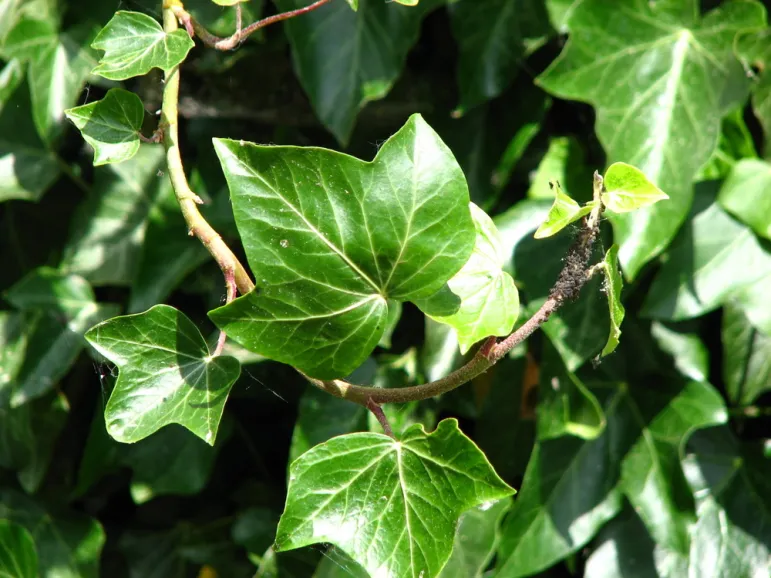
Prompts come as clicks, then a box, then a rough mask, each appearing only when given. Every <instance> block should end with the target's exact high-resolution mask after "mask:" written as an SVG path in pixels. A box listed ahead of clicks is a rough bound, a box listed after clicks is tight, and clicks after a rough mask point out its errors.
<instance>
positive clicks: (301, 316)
mask: <svg viewBox="0 0 771 578" xmlns="http://www.w3.org/2000/svg"><path fill="white" fill-rule="evenodd" d="M214 145H215V149H216V150H217V154H218V155H219V157H220V162H221V163H222V167H223V170H224V172H225V176H226V178H227V181H228V185H229V187H230V194H231V198H232V202H233V211H234V214H235V219H236V224H237V226H238V230H239V232H240V234H241V239H242V241H243V244H244V248H245V250H246V256H247V259H248V260H249V264H250V266H251V269H252V271H254V272H255V273H256V275H257V279H256V281H257V289H256V290H254V291H252V292H251V293H249V294H248V295H246V296H244V297H241V298H239V299H236V300H235V301H234V302H232V303H230V304H228V305H226V306H224V307H221V308H219V309H215V310H214V311H211V312H210V313H209V315H210V317H211V319H212V320H213V321H214V322H215V323H216V324H217V325H218V326H219V327H220V328H223V329H224V330H225V331H226V332H227V334H228V335H229V336H230V337H231V338H232V339H233V340H235V341H236V342H238V343H240V344H241V345H242V346H244V347H246V348H247V349H249V350H251V351H254V352H256V353H260V354H262V355H265V356H266V357H270V358H271V359H275V360H277V361H281V362H283V363H287V364H290V365H293V366H294V367H297V368H298V369H300V370H302V371H303V372H305V373H307V374H310V375H312V376H314V377H318V378H320V379H331V378H335V377H342V376H345V375H347V374H349V373H350V372H351V371H353V370H354V369H355V368H356V367H357V366H358V365H359V364H361V363H362V362H363V361H364V360H365V359H366V358H367V356H368V355H369V354H370V352H371V351H372V350H373V349H374V348H375V346H376V344H377V343H378V341H379V340H380V337H381V335H382V334H383V332H384V330H385V324H386V320H387V316H388V306H387V300H388V299H393V300H397V301H411V300H415V299H419V298H422V297H425V296H427V295H431V294H433V293H436V291H438V290H439V289H440V288H441V287H442V286H443V285H444V284H445V283H446V282H447V281H449V279H450V278H451V277H452V276H453V275H454V274H455V273H457V272H458V271H459V270H460V268H461V267H462V266H463V265H464V264H465V263H466V261H467V260H468V258H469V255H470V253H471V251H472V249H473V246H474V237H475V233H474V223H473V220H472V218H471V213H470V211H469V201H468V188H467V187H466V182H465V179H464V178H463V172H462V171H461V169H460V167H459V166H458V164H457V162H456V161H455V159H454V158H453V156H452V153H451V152H450V151H449V149H447V147H446V146H445V145H444V143H442V141H441V140H440V139H439V137H438V136H437V135H436V133H435V132H434V131H433V130H432V129H431V127H429V126H428V124H426V122H425V121H424V120H423V119H422V118H421V117H420V116H419V115H415V116H413V117H411V118H410V120H409V121H408V122H407V124H406V125H405V126H404V127H403V128H402V129H401V130H400V131H399V132H398V133H396V134H395V135H394V136H393V137H391V138H390V139H388V141H386V142H385V143H384V144H383V146H382V147H381V148H380V150H379V151H378V154H377V156H376V157H375V160H374V161H372V162H370V163H367V162H363V161H360V160H358V159H355V158H353V157H350V156H347V155H344V154H340V153H337V152H333V151H329V150H324V149H316V148H297V147H278V146H257V145H253V144H251V143H244V142H243V141H231V140H224V139H215V141H214ZM384 215H387V216H388V218H384Z"/></svg>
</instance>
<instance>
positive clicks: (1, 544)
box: [0, 520, 38, 578]
mask: <svg viewBox="0 0 771 578" xmlns="http://www.w3.org/2000/svg"><path fill="white" fill-rule="evenodd" d="M0 576H7V577H8V578H37V577H38V570H37V551H36V550H35V541H34V540H33V539H32V535H31V534H30V533H29V532H27V530H26V529H24V527H23V526H19V525H18V524H14V523H13V522H11V521H10V520H0Z"/></svg>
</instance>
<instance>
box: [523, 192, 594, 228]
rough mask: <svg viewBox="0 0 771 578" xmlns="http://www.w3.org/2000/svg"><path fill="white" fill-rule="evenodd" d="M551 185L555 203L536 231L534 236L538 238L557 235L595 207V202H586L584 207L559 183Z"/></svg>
mask: <svg viewBox="0 0 771 578" xmlns="http://www.w3.org/2000/svg"><path fill="white" fill-rule="evenodd" d="M549 185H550V186H552V187H553V189H554V193H555V194H554V203H552V206H551V209H549V214H548V215H547V217H546V220H545V221H544V222H543V223H541V226H540V227H538V230H537V231H536V232H535V235H534V237H535V238H536V239H543V238H545V237H551V236H552V235H556V234H557V233H559V232H560V231H561V230H562V229H564V228H565V227H567V226H568V225H570V224H571V223H575V222H576V221H577V220H578V219H580V218H581V217H584V216H586V215H588V214H589V213H591V212H592V209H593V208H594V205H593V204H586V205H584V206H583V207H582V206H581V205H579V204H578V203H577V202H576V201H575V200H573V199H572V198H570V197H569V196H568V195H566V194H565V193H563V192H562V187H561V186H560V184H559V183H549Z"/></svg>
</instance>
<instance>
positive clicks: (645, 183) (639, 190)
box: [600, 163, 669, 213]
mask: <svg viewBox="0 0 771 578" xmlns="http://www.w3.org/2000/svg"><path fill="white" fill-rule="evenodd" d="M603 184H604V188H605V191H604V192H603V193H602V194H601V195H600V199H601V200H602V204H603V205H604V206H605V208H606V209H607V210H608V211H612V212H614V213H628V212H630V211H636V210H637V209H642V208H643V207H647V206H648V205H652V204H653V203H657V202H659V201H662V200H664V199H668V198H669V196H668V195H667V194H666V193H665V192H663V191H662V190H661V189H659V188H658V187H657V186H656V185H654V184H653V183H652V182H650V181H649V180H648V178H647V177H646V176H645V174H644V173H643V172H642V171H641V170H640V169H637V168H635V167H633V166H632V165H628V164H626V163H613V164H612V165H610V166H609V167H608V170H607V171H605V176H604V180H603Z"/></svg>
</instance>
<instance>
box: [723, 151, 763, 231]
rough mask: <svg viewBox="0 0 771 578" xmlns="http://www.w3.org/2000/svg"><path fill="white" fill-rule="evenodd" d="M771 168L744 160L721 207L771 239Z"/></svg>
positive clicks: (725, 187)
mask: <svg viewBox="0 0 771 578" xmlns="http://www.w3.org/2000/svg"><path fill="white" fill-rule="evenodd" d="M769 190H771V164H769V163H767V162H764V161H761V160H760V159H743V160H740V161H739V162H738V163H736V165H734V167H733V170H732V171H731V173H730V174H729V175H728V178H727V179H726V180H725V182H724V183H723V186H722V188H721V189H720V195H719V196H718V198H717V201H718V203H720V205H721V206H722V207H723V208H724V209H725V210H726V211H728V212H729V213H731V214H732V215H734V216H735V217H736V218H738V219H739V220H740V221H742V222H743V223H746V224H747V225H749V226H750V227H751V228H752V230H753V231H755V233H757V234H758V235H761V236H763V237H765V238H767V239H771V194H769Z"/></svg>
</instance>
